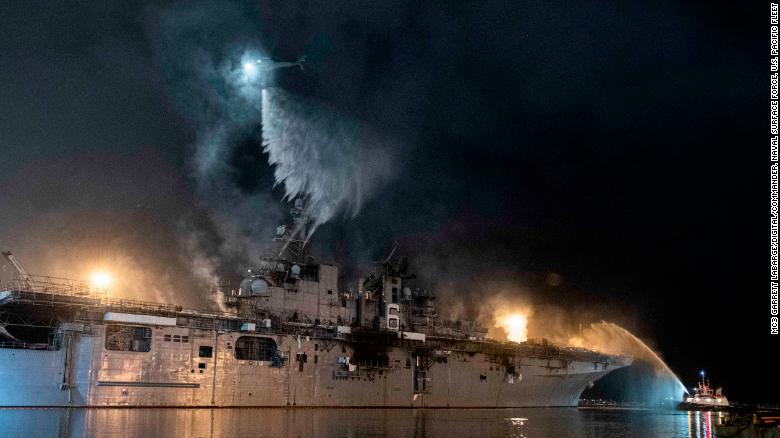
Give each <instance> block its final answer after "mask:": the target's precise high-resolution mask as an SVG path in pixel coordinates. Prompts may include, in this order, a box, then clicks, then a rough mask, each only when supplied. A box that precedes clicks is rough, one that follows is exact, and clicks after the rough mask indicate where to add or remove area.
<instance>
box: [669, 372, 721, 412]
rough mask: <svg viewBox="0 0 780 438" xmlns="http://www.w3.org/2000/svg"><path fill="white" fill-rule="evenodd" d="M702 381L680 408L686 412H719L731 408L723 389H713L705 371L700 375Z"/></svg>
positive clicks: (687, 396)
mask: <svg viewBox="0 0 780 438" xmlns="http://www.w3.org/2000/svg"><path fill="white" fill-rule="evenodd" d="M699 376H700V377H701V380H699V383H698V384H697V385H696V388H693V395H690V394H686V396H685V399H684V400H683V402H682V403H680V408H681V409H685V410H718V409H725V408H728V407H729V399H728V398H727V397H726V396H725V395H724V394H723V388H717V389H713V388H712V387H711V386H710V381H709V379H707V378H706V377H705V373H704V371H701V372H700V373H699Z"/></svg>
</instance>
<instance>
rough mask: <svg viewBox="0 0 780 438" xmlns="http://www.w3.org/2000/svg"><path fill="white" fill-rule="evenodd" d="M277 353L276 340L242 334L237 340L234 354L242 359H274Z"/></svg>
mask: <svg viewBox="0 0 780 438" xmlns="http://www.w3.org/2000/svg"><path fill="white" fill-rule="evenodd" d="M275 353H276V342H274V340H273V339H270V338H257V337H254V336H241V337H240V338H238V340H237V341H236V348H235V350H234V354H235V356H236V359H240V360H258V361H272V360H273V359H274V354H275Z"/></svg>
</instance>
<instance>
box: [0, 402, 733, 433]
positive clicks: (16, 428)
mask: <svg viewBox="0 0 780 438" xmlns="http://www.w3.org/2000/svg"><path fill="white" fill-rule="evenodd" d="M721 419H722V417H721V414H718V413H714V412H713V413H708V412H680V411H669V410H667V411H653V410H629V409H577V408H533V409H306V408H298V409H171V408H168V409H114V408H110V409H0V430H2V432H1V433H0V435H2V436H3V437H36V438H45V437H149V436H153V437H155V438H162V437H169V436H170V437H204V438H206V437H208V438H211V437H215V438H216V437H226V438H227V437H229V438H239V437H285V438H287V437H291V438H292V437H295V438H297V437H328V438H331V437H348V438H358V437H375V438H380V437H416V438H439V437H441V438H467V437H497V438H498V437H518V438H519V437H551V438H553V437H555V438H563V437H610V438H621V437H623V438H639V437H642V438H650V437H665V438H666V437H686V438H691V437H692V438H711V437H713V436H715V435H714V434H713V432H712V428H713V427H714V426H715V425H716V424H718V422H719V421H720V420H721Z"/></svg>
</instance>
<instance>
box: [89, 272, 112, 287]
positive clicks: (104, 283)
mask: <svg viewBox="0 0 780 438" xmlns="http://www.w3.org/2000/svg"><path fill="white" fill-rule="evenodd" d="M90 281H91V282H92V284H94V285H95V286H96V287H99V288H101V289H104V288H107V287H108V286H109V285H110V284H111V276H110V275H108V274H107V273H105V272H95V273H94V274H92V277H91V278H90Z"/></svg>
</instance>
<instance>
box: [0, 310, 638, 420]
mask: <svg viewBox="0 0 780 438" xmlns="http://www.w3.org/2000/svg"><path fill="white" fill-rule="evenodd" d="M108 326H109V325H106V324H101V325H94V326H92V327H91V328H89V330H85V331H83V332H82V333H77V332H69V333H68V334H67V335H66V336H64V337H63V341H62V342H61V343H60V345H59V348H58V349H49V350H29V349H21V348H0V381H2V385H0V406H19V407H21V406H84V407H117V406H126V407H148V406H171V407H173V406H176V407H239V406H254V407H261V406H269V407H280V406H318V407H453V408H454V407H480V408H486V407H542V406H550V407H552V406H576V405H577V401H578V399H579V396H580V394H581V393H582V391H583V390H584V389H585V388H586V387H587V386H588V385H589V384H590V383H592V382H593V381H595V380H597V379H599V378H601V377H602V376H604V375H605V374H607V373H609V372H611V371H613V370H614V369H617V368H619V367H621V366H625V365H627V364H628V363H625V362H620V361H612V362H610V363H607V362H604V361H595V360H594V361H589V360H587V359H585V360H573V359H572V358H570V357H569V358H564V357H562V356H561V357H559V358H558V359H556V358H554V357H550V356H549V355H548V357H544V355H543V354H539V355H528V354H525V355H524V354H523V353H516V354H513V355H510V356H507V355H506V354H503V355H496V354H494V353H493V352H491V351H489V350H490V348H491V346H494V345H498V344H497V343H491V342H486V343H479V342H472V343H469V342H466V345H470V347H471V348H470V349H463V348H462V346H463V344H459V345H460V346H458V345H456V344H447V343H444V344H441V345H451V347H452V348H443V347H441V345H440V346H437V349H436V350H430V349H429V350H426V351H427V354H426V356H425V357H423V358H422V359H423V360H424V361H423V362H421V356H420V353H419V351H420V348H421V347H425V346H428V347H426V348H430V345H431V344H432V342H431V341H430V340H429V341H427V342H418V343H414V342H409V343H407V344H402V345H386V346H382V347H381V349H382V350H383V356H384V357H385V358H386V360H383V361H382V362H381V363H371V361H370V360H363V361H362V362H360V363H356V364H349V363H346V362H349V359H348V358H350V357H352V358H353V359H354V358H355V357H356V355H357V354H359V353H358V352H357V350H359V349H361V348H362V345H361V344H360V343H356V342H355V341H354V340H350V339H333V338H317V337H307V336H302V335H294V334H270V333H269V334H257V333H251V334H248V333H242V332H230V331H215V330H199V329H193V328H188V327H159V326H151V327H150V329H151V334H152V336H151V341H150V345H149V347H150V348H149V351H145V352H137V351H112V350H110V349H108V348H107V345H106V327H108ZM247 336H251V337H258V338H262V339H272V340H273V341H274V342H275V344H276V346H277V351H278V353H279V355H280V357H282V358H283V360H282V361H281V362H280V361H272V360H242V359H239V358H237V351H236V350H237V348H236V347H237V346H238V344H237V343H238V342H239V338H241V337H245V338H246V337H247ZM177 339H178V340H179V342H174V340H177ZM185 339H186V342H184V340H185ZM433 343H434V344H435V341H433ZM204 346H206V347H211V351H210V352H209V353H210V355H207V354H203V351H202V349H201V347H204ZM201 356H207V357H201ZM209 356H210V357H209ZM602 357H603V356H602ZM507 360H509V361H510V362H511V364H512V365H507V363H508V362H507Z"/></svg>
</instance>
